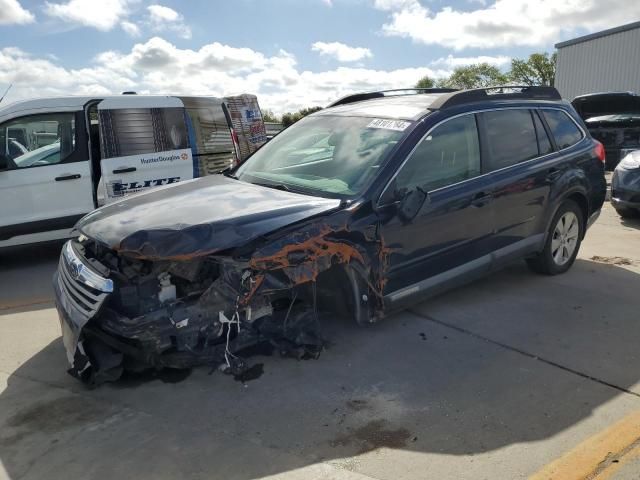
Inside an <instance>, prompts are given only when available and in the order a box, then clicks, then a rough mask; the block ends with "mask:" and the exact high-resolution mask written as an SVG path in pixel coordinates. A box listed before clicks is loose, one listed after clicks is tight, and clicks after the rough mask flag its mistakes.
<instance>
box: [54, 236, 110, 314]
mask: <svg viewBox="0 0 640 480" xmlns="http://www.w3.org/2000/svg"><path fill="white" fill-rule="evenodd" d="M58 277H59V284H60V287H61V289H62V291H63V292H64V293H65V295H66V297H67V299H68V300H69V302H70V303H71V304H72V305H73V306H74V307H76V309H77V310H79V311H80V312H82V313H83V314H84V315H86V317H87V318H91V317H93V316H94V315H95V314H96V313H98V310H100V307H101V306H102V304H103V303H104V301H105V300H106V298H107V296H108V295H109V293H110V292H111V291H113V282H112V281H111V280H109V279H106V278H103V277H100V276H99V275H98V274H96V273H95V272H93V271H92V270H90V269H89V267H87V266H86V265H85V264H84V262H82V259H81V257H80V256H79V255H78V254H77V253H76V251H75V249H74V248H73V245H72V243H71V242H67V244H66V245H65V246H64V248H63V251H62V255H60V263H59V265H58Z"/></svg>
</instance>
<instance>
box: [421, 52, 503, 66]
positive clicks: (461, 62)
mask: <svg viewBox="0 0 640 480" xmlns="http://www.w3.org/2000/svg"><path fill="white" fill-rule="evenodd" d="M478 63H488V64H489V65H493V66H494V67H503V66H505V65H508V64H509V63H511V57H506V56H503V55H500V56H497V57H490V56H485V55H480V56H478V57H454V56H453V55H448V56H446V57H440V58H438V59H436V60H434V61H432V62H431V66H433V67H443V68H450V69H453V68H456V67H464V66H466V65H477V64H478Z"/></svg>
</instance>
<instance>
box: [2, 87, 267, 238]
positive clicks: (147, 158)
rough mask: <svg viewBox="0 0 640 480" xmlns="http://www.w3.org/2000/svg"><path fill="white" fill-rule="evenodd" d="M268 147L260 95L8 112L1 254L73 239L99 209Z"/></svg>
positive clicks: (46, 105) (91, 101)
mask: <svg viewBox="0 0 640 480" xmlns="http://www.w3.org/2000/svg"><path fill="white" fill-rule="evenodd" d="M266 140H267V137H266V133H265V128H264V123H263V121H262V115H261V112H260V107H259V106H258V102H257V99H256V97H255V96H253V95H240V96H236V97H227V98H224V99H219V98H213V97H184V96H149V95H120V96H113V97H102V98H96V97H64V98H49V99H36V100H28V101H23V102H17V103H13V104H11V105H7V106H6V107H4V108H0V205H1V206H2V207H1V208H0V248H2V247H7V246H12V245H20V244H26V243H35V242H42V241H48V240H55V239H60V238H66V237H69V236H70V233H71V229H72V227H73V226H74V224H75V223H76V221H77V220H78V219H80V218H81V217H82V216H84V215H85V214H86V213H88V212H90V211H92V210H93V209H94V208H96V207H97V206H100V205H102V204H105V203H110V202H113V201H116V200H118V199H121V198H123V197H125V196H127V195H130V194H133V193H137V192H140V191H143V190H146V189H149V188H154V187H156V186H160V185H167V184H171V183H175V182H179V181H182V180H186V179H191V178H195V177H200V176H204V175H210V174H214V173H218V172H220V171H223V170H225V169H227V168H229V167H231V166H233V165H234V164H235V163H236V162H238V161H242V160H244V159H245V158H246V157H247V156H248V155H250V154H251V153H253V152H254V151H255V150H256V149H257V148H259V147H260V146H261V145H262V144H263V143H264V142H266Z"/></svg>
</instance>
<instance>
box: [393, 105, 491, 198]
mask: <svg viewBox="0 0 640 480" xmlns="http://www.w3.org/2000/svg"><path fill="white" fill-rule="evenodd" d="M478 175H480V144H479V142H478V128H477V125H476V118H475V115H473V114H469V115H464V116H461V117H457V118H453V119H451V120H448V121H446V122H445V123H443V124H441V125H440V126H438V127H436V128H435V129H434V130H433V131H432V132H431V133H430V134H429V135H428V136H426V137H425V138H423V139H422V140H421V142H420V143H419V144H418V146H417V147H416V148H415V150H414V151H413V152H412V153H411V156H410V157H409V159H408V160H407V161H406V163H405V164H404V166H403V167H402V170H400V172H399V173H398V176H397V177H396V191H403V190H404V191H406V190H412V189H414V188H416V187H420V188H421V189H422V190H424V191H425V192H429V191H431V190H436V189H438V188H441V187H446V186H447V185H452V184H454V183H458V182H461V181H463V180H467V179H469V178H473V177H476V176H478Z"/></svg>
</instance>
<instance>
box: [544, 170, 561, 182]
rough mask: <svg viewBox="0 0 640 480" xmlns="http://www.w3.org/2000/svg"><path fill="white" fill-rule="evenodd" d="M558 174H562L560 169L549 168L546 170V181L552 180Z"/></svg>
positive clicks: (555, 178) (556, 177)
mask: <svg viewBox="0 0 640 480" xmlns="http://www.w3.org/2000/svg"><path fill="white" fill-rule="evenodd" d="M560 175H562V170H559V169H557V168H550V169H549V171H548V172H547V177H546V179H547V182H553V181H555V180H557V179H558V177H559V176H560Z"/></svg>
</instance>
